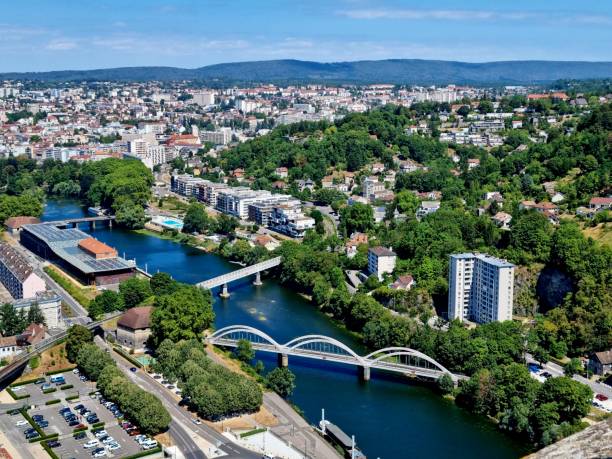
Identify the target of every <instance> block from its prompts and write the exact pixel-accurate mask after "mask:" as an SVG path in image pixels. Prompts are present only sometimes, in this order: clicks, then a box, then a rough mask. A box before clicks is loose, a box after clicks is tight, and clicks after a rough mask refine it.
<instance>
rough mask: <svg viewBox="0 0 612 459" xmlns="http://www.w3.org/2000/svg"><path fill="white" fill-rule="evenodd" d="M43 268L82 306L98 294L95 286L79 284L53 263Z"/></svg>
mask: <svg viewBox="0 0 612 459" xmlns="http://www.w3.org/2000/svg"><path fill="white" fill-rule="evenodd" d="M43 269H44V270H45V272H46V273H47V274H48V275H49V276H50V277H51V278H52V279H53V280H54V281H55V282H57V283H58V284H59V285H60V286H61V287H62V288H63V289H64V290H66V291H67V292H68V293H70V295H72V297H73V298H74V299H75V300H77V301H78V302H79V304H80V305H81V306H83V307H84V308H87V307H88V306H89V303H90V301H91V300H93V299H94V298H95V297H96V296H97V295H98V291H97V290H96V289H95V287H84V286H81V285H80V284H78V283H77V282H76V281H75V280H74V279H72V278H70V277H69V276H68V275H66V274H65V273H63V272H62V271H60V270H59V269H58V268H57V267H55V266H53V265H49V266H45V267H44V268H43Z"/></svg>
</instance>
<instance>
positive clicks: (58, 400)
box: [45, 398, 61, 405]
mask: <svg viewBox="0 0 612 459" xmlns="http://www.w3.org/2000/svg"><path fill="white" fill-rule="evenodd" d="M59 402H61V400H60V399H59V398H56V399H54V400H49V401H47V402H45V405H55V404H56V403H59Z"/></svg>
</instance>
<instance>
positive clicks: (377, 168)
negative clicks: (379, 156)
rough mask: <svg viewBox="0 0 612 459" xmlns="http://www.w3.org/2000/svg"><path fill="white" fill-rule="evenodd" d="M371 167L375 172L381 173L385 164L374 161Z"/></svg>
mask: <svg viewBox="0 0 612 459" xmlns="http://www.w3.org/2000/svg"><path fill="white" fill-rule="evenodd" d="M371 169H372V173H373V174H379V173H381V172H384V170H385V165H384V164H383V163H374V164H372V167H371Z"/></svg>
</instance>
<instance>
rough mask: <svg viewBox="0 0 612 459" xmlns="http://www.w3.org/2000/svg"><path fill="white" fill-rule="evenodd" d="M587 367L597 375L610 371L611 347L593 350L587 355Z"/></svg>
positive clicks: (611, 362) (611, 368)
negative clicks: (598, 350) (589, 355)
mask: <svg viewBox="0 0 612 459" xmlns="http://www.w3.org/2000/svg"><path fill="white" fill-rule="evenodd" d="M589 369H590V370H591V371H593V373H595V374H597V375H601V376H603V375H606V374H607V373H610V371H612V349H610V350H608V351H603V352H595V353H593V355H591V357H589Z"/></svg>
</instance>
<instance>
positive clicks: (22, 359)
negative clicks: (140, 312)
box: [0, 311, 123, 387]
mask: <svg viewBox="0 0 612 459" xmlns="http://www.w3.org/2000/svg"><path fill="white" fill-rule="evenodd" d="M121 314H123V312H122V311H117V312H113V313H111V314H109V315H108V316H106V317H104V318H103V319H100V320H97V321H95V322H89V323H88V324H86V325H83V326H84V327H87V328H88V329H90V330H94V329H95V328H97V327H99V326H100V325H102V324H103V323H104V322H108V321H109V320H113V319H115V318H116V317H118V316H120V315H121ZM67 336H68V330H66V331H63V332H61V333H58V334H57V335H53V336H50V337H49V338H46V339H44V340H42V341H40V342H38V343H36V344H35V345H33V346H29V347H28V349H27V351H24V352H21V353H20V354H17V356H16V357H15V358H14V359H13V361H12V362H11V363H10V364H8V365H7V366H5V367H3V368H2V369H1V370H0V387H4V386H5V383H6V382H7V381H9V380H11V378H14V377H15V376H16V375H18V374H21V372H22V371H23V369H24V368H25V366H26V365H27V364H28V362H29V361H30V359H31V358H32V357H34V356H36V355H38V354H40V353H41V352H44V351H46V350H47V349H49V348H52V347H53V346H55V345H56V344H58V343H59V342H60V341H62V340H63V339H65V338H66V337H67Z"/></svg>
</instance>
